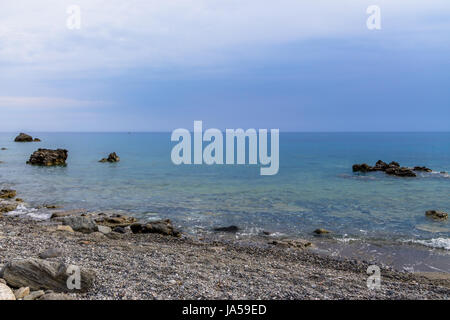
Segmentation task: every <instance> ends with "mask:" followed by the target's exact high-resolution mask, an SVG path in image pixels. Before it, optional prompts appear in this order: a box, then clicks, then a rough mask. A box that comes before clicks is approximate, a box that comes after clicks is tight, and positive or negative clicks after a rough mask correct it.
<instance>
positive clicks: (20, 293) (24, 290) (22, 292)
mask: <svg viewBox="0 0 450 320" xmlns="http://www.w3.org/2000/svg"><path fill="white" fill-rule="evenodd" d="M29 294H30V288H29V287H21V288H19V289H17V290H16V291H14V295H15V296H16V299H17V300H18V299H23V298H24V297H25V296H27V295H29Z"/></svg>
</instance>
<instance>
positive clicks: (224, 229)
mask: <svg viewBox="0 0 450 320" xmlns="http://www.w3.org/2000/svg"><path fill="white" fill-rule="evenodd" d="M213 230H214V231H216V232H231V233H236V232H238V231H239V227H237V226H228V227H218V228H214V229H213Z"/></svg>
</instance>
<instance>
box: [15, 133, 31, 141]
mask: <svg viewBox="0 0 450 320" xmlns="http://www.w3.org/2000/svg"><path fill="white" fill-rule="evenodd" d="M14 141H15V142H32V141H33V137H32V136H30V135H28V134H26V133H23V132H21V133H19V135H18V136H17V137H16V138H15V139H14Z"/></svg>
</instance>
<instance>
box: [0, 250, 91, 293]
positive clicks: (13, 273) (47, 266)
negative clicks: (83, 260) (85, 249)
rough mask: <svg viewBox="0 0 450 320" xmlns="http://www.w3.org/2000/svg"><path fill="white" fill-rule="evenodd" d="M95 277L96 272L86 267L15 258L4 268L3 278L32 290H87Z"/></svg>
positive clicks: (11, 283)
mask: <svg viewBox="0 0 450 320" xmlns="http://www.w3.org/2000/svg"><path fill="white" fill-rule="evenodd" d="M77 275H79V284H80V286H79V289H78V288H77V279H76V278H77ZM94 277H95V275H94V273H93V272H92V271H90V270H88V269H85V268H81V267H78V266H69V265H66V264H64V263H59V262H52V261H48V260H41V259H33V258H30V259H23V260H13V261H10V262H8V263H7V264H6V265H5V267H4V268H3V279H5V280H6V282H7V283H8V284H9V285H10V286H12V287H16V288H20V287H29V288H30V289H31V290H53V291H55V292H86V291H87V290H89V288H90V287H91V286H92V284H93V281H94Z"/></svg>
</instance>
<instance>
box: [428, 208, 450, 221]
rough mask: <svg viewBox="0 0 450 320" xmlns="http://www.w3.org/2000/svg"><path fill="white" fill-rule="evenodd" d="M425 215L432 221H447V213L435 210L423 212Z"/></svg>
mask: <svg viewBox="0 0 450 320" xmlns="http://www.w3.org/2000/svg"><path fill="white" fill-rule="evenodd" d="M425 215H426V216H427V217H428V218H431V219H434V220H447V219H448V213H447V212H444V211H437V210H428V211H427V212H425Z"/></svg>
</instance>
